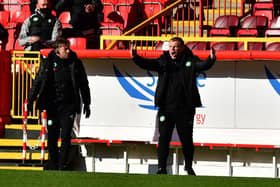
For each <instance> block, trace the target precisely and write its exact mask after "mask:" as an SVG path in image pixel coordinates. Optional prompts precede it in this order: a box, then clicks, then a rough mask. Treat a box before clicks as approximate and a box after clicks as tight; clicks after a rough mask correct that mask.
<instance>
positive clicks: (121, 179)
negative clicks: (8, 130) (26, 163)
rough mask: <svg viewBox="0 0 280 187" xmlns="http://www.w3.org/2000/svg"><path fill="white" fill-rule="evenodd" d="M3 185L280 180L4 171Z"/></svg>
mask: <svg viewBox="0 0 280 187" xmlns="http://www.w3.org/2000/svg"><path fill="white" fill-rule="evenodd" d="M0 186H1V187H6V186H7V187H11V186H17V187H18V186H29V187H37V186H38V187H45V186H46V187H51V186H59V187H64V186H75V187H78V186H82V187H85V186H91V187H103V186H104V187H138V186H139V187H146V186H147V187H165V186H170V187H171V186H172V187H176V186H179V187H212V186H213V187H218V186H222V187H251V186H252V187H276V186H280V179H272V178H245V177H242V178H241V177H240V178H239V177H209V176H196V177H193V176H175V175H140V174H139V175H138V174H111V173H86V172H64V171H63V172H59V171H21V170H19V171H18V170H0Z"/></svg>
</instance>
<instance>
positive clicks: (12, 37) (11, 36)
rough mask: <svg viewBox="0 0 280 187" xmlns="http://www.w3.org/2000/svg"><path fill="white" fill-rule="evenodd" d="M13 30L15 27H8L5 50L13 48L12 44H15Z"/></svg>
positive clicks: (14, 30)
mask: <svg viewBox="0 0 280 187" xmlns="http://www.w3.org/2000/svg"><path fill="white" fill-rule="evenodd" d="M15 32H16V29H8V33H9V38H8V43H7V45H6V50H12V49H14V46H15V36H14V35H15Z"/></svg>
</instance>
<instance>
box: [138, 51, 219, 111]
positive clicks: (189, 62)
mask: <svg viewBox="0 0 280 187" xmlns="http://www.w3.org/2000/svg"><path fill="white" fill-rule="evenodd" d="M215 59H216V57H215V58H214V59H211V58H210V57H208V59H206V60H205V61H203V60H200V59H199V58H198V57H197V56H195V55H193V53H192V52H191V50H190V49H189V48H187V47H186V49H185V52H184V54H183V56H182V57H181V58H180V60H181V62H180V63H182V64H184V65H183V66H181V68H184V70H183V71H181V72H182V74H183V75H182V77H183V83H184V88H183V90H184V95H185V97H186V98H187V99H188V103H189V105H190V107H192V108H195V107H200V106H201V105H202V104H201V100H200V95H199V92H198V88H197V85H196V73H197V72H199V71H202V70H207V69H210V68H211V67H212V66H213V65H214V63H215ZM133 61H134V62H135V63H136V64H137V65H138V66H139V67H141V68H143V69H146V70H151V71H157V72H158V84H157V88H156V93H155V105H156V106H158V107H162V105H163V103H164V102H163V101H162V100H163V99H164V93H165V92H166V87H167V80H168V76H169V72H170V71H171V70H170V68H171V66H170V64H171V63H172V62H171V61H172V59H171V57H170V55H169V52H168V51H165V52H164V53H163V54H162V55H161V56H160V58H158V59H145V58H142V57H140V56H139V55H137V56H135V57H134V58H133Z"/></svg>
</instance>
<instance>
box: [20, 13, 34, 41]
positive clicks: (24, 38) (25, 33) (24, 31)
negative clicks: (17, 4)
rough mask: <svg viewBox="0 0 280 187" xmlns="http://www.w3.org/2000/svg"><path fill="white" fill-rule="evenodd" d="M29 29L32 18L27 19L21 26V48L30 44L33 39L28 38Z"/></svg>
mask: <svg viewBox="0 0 280 187" xmlns="http://www.w3.org/2000/svg"><path fill="white" fill-rule="evenodd" d="M29 27H30V17H29V18H27V19H26V20H25V21H24V22H23V24H22V26H21V29H20V33H19V37H18V39H19V41H18V42H19V45H20V46H26V45H28V44H29V41H30V39H31V37H30V36H28V33H29Z"/></svg>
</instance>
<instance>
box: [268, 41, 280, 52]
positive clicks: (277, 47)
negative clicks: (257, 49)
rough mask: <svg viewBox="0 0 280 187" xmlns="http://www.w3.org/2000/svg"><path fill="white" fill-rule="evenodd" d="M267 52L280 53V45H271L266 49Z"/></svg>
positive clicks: (274, 43) (277, 43)
mask: <svg viewBox="0 0 280 187" xmlns="http://www.w3.org/2000/svg"><path fill="white" fill-rule="evenodd" d="M265 50H266V51H280V43H279V42H273V43H270V44H268V45H267V46H266V47H265Z"/></svg>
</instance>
